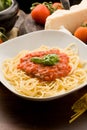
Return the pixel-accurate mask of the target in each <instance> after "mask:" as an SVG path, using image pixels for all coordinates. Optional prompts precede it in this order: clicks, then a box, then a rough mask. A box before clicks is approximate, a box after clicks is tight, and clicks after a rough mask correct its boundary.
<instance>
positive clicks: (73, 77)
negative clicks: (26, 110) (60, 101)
mask: <svg viewBox="0 0 87 130" xmlns="http://www.w3.org/2000/svg"><path fill="white" fill-rule="evenodd" d="M50 49H54V50H55V49H58V50H59V51H60V52H61V53H64V54H66V55H67V56H68V57H69V63H68V64H69V66H70V67H71V70H70V72H69V73H68V75H66V76H64V77H60V78H59V77H58V78H56V79H55V80H52V81H46V80H40V79H39V78H38V77H36V76H34V77H33V76H31V75H28V74H26V72H25V71H23V70H21V69H18V68H17V67H18V64H19V63H20V59H21V58H23V57H25V56H26V54H29V53H33V52H36V53H37V52H38V51H49V50H50ZM85 64H86V63H85V62H83V61H81V60H80V58H79V55H78V48H77V46H76V45H75V44H70V45H68V47H66V48H64V49H60V48H55V47H54V48H50V47H47V46H41V47H40V48H38V49H37V50H34V51H31V52H29V51H27V50H23V51H21V52H20V53H19V54H18V55H17V56H15V57H14V58H10V59H6V60H5V61H4V62H3V73H4V77H5V78H6V80H8V82H9V83H10V84H11V85H12V86H13V87H14V88H15V89H16V90H17V91H18V92H19V93H20V94H22V95H25V96H29V97H38V98H42V97H51V96H56V95H59V94H62V93H65V92H67V91H70V90H72V89H74V88H77V87H79V85H81V84H84V83H85V82H87V68H86V67H84V66H85Z"/></svg>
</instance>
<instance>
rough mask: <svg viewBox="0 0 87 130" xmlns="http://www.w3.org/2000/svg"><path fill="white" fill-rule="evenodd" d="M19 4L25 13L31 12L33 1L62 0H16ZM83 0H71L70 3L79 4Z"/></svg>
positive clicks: (57, 0)
mask: <svg viewBox="0 0 87 130" xmlns="http://www.w3.org/2000/svg"><path fill="white" fill-rule="evenodd" d="M16 1H17V2H18V4H19V8H20V9H21V10H23V11H24V12H25V13H29V12H30V7H31V5H32V3H34V2H40V3H42V2H50V1H52V2H60V0H16ZM80 2H81V0H70V5H73V4H79V3H80Z"/></svg>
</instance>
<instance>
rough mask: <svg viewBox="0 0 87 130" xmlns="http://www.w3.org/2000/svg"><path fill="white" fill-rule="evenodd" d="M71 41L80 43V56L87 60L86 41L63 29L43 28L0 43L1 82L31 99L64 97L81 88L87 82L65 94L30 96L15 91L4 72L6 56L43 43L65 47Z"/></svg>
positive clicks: (13, 90) (12, 55)
mask: <svg viewBox="0 0 87 130" xmlns="http://www.w3.org/2000/svg"><path fill="white" fill-rule="evenodd" d="M70 43H75V44H77V45H78V48H79V56H80V58H81V59H82V60H87V56H86V53H87V46H86V44H85V43H83V42H81V41H80V40H78V39H77V38H75V37H74V36H72V35H70V34H67V33H65V32H62V31H53V30H48V31H46V30H42V31H36V32H32V33H29V34H25V35H23V36H20V37H17V38H14V39H12V40H9V41H6V42H4V43H3V44H1V45H0V81H1V83H2V84H3V85H4V86H5V87H6V88H8V89H9V90H10V91H11V92H13V93H15V94H16V95H19V96H21V97H23V98H26V99H30V100H43V101H45V100H52V99H55V98H59V97H63V96H65V95H67V94H69V93H71V92H74V91H76V90H79V89H81V88H82V87H84V86H85V85H87V83H85V84H84V85H81V86H79V87H77V88H75V89H73V90H71V91H69V92H66V93H64V94H60V95H57V96H53V97H47V98H33V97H28V96H24V95H21V94H19V93H18V92H17V91H15V89H14V87H12V86H11V85H10V84H9V83H8V81H7V80H6V79H5V78H4V76H3V73H2V62H3V61H4V60H5V59H6V58H10V57H14V56H15V55H16V54H18V53H19V52H20V51H21V50H24V49H29V50H33V49H36V48H39V47H40V46H41V45H42V44H44V45H46V46H50V47H54V46H58V47H60V48H64V47H66V46H67V45H69V44H70Z"/></svg>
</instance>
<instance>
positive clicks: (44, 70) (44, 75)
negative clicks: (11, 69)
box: [17, 49, 71, 81]
mask: <svg viewBox="0 0 87 130" xmlns="http://www.w3.org/2000/svg"><path fill="white" fill-rule="evenodd" d="M47 54H57V55H58V57H59V61H58V63H56V64H55V65H52V66H47V65H43V64H36V63H34V62H32V61H31V60H30V59H31V58H32V57H41V58H42V57H43V56H44V55H47ZM17 67H18V69H21V70H22V71H24V72H26V74H27V75H29V76H33V77H37V78H39V79H41V80H45V81H52V80H55V79H56V78H61V77H65V76H67V75H68V74H69V72H70V71H71V66H70V65H69V57H68V56H67V55H66V54H65V53H62V52H60V51H59V50H58V49H51V50H46V51H38V52H32V53H29V54H26V55H25V56H24V57H22V58H21V59H20V63H19V64H18V66H17Z"/></svg>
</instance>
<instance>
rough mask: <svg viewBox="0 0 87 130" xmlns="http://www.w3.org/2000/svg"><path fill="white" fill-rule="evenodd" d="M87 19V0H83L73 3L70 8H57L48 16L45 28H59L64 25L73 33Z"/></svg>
mask: <svg viewBox="0 0 87 130" xmlns="http://www.w3.org/2000/svg"><path fill="white" fill-rule="evenodd" d="M85 20H87V0H82V1H81V3H80V4H78V5H73V6H72V7H71V8H70V10H57V11H55V12H54V13H53V14H52V15H50V16H48V17H47V19H46V23H45V29H46V30H48V29H50V30H52V29H53V30H58V29H60V27H61V26H64V27H65V28H66V29H68V30H69V31H70V32H71V33H72V34H73V33H74V31H75V30H76V28H77V27H79V26H80V25H81V24H82V22H83V21H85Z"/></svg>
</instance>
